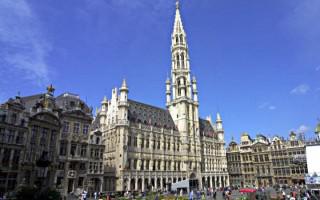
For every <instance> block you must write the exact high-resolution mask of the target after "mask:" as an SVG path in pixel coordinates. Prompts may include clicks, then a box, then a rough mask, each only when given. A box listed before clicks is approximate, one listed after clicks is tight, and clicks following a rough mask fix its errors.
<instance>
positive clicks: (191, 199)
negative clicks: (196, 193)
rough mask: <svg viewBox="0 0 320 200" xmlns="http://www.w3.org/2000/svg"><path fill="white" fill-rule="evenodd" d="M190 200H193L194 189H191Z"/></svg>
mask: <svg viewBox="0 0 320 200" xmlns="http://www.w3.org/2000/svg"><path fill="white" fill-rule="evenodd" d="M189 200H193V190H191V191H190V194H189Z"/></svg>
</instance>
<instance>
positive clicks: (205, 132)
mask: <svg viewBox="0 0 320 200" xmlns="http://www.w3.org/2000/svg"><path fill="white" fill-rule="evenodd" d="M199 124H200V135H201V136H206V137H214V135H215V133H214V129H213V127H212V125H211V123H210V122H209V121H208V120H205V119H201V118H200V119H199Z"/></svg>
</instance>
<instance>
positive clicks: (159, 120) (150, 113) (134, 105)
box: [128, 99, 175, 129]
mask: <svg viewBox="0 0 320 200" xmlns="http://www.w3.org/2000/svg"><path fill="white" fill-rule="evenodd" d="M128 103H129V109H128V117H129V120H130V121H132V122H138V121H139V122H141V123H146V124H150V125H151V124H152V125H153V126H158V127H164V126H165V127H167V128H173V129H175V124H174V121H173V119H172V117H171V115H170V113H169V111H168V110H166V109H163V108H158V107H155V106H151V105H147V104H144V103H140V102H137V101H134V100H130V99H129V100H128Z"/></svg>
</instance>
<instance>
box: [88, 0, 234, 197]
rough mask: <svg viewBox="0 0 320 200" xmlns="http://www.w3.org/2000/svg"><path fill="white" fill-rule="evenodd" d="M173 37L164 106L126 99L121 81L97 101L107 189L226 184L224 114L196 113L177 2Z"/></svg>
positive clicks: (193, 81)
mask: <svg viewBox="0 0 320 200" xmlns="http://www.w3.org/2000/svg"><path fill="white" fill-rule="evenodd" d="M171 40H172V41H171V42H172V44H171V60H172V67H171V78H168V79H167V80H166V83H165V84H166V91H165V93H166V108H165V109H163V108H158V107H155V106H152V105H148V104H146V103H142V102H138V101H135V100H132V99H130V95H129V88H128V85H127V83H126V81H125V80H123V83H122V86H121V87H120V88H119V89H118V88H114V89H113V90H112V95H111V99H107V98H106V97H104V99H103V101H102V102H101V108H100V109H99V111H98V113H97V116H96V118H95V120H94V122H93V127H92V128H93V130H94V131H96V132H100V133H101V134H102V136H103V142H104V144H105V152H104V170H105V173H104V178H103V182H104V187H105V188H104V189H105V190H106V191H110V190H116V191H127V190H129V191H134V190H136V191H145V190H150V189H152V190H160V189H161V190H166V189H170V186H171V185H172V184H173V183H176V182H179V181H182V180H194V183H195V185H194V187H198V188H203V187H223V186H227V185H229V179H228V172H227V160H226V152H225V148H224V145H225V141H224V129H223V125H222V119H221V117H220V115H219V113H217V115H216V116H217V117H216V120H215V121H212V120H211V118H210V117H208V118H207V119H202V118H200V117H199V105H200V102H199V101H198V91H197V81H196V78H195V77H194V76H193V77H192V78H191V66H190V63H189V53H188V45H187V38H186V32H185V30H184V28H183V24H182V20H181V15H180V8H179V3H178V2H177V4H176V13H175V20H174V27H173V32H172V35H171Z"/></svg>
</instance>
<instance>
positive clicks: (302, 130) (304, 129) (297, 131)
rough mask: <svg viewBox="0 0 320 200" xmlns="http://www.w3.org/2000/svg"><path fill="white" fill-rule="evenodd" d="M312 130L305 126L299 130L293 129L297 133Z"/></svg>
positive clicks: (301, 126)
mask: <svg viewBox="0 0 320 200" xmlns="http://www.w3.org/2000/svg"><path fill="white" fill-rule="evenodd" d="M309 129H310V128H309V127H308V126H306V125H304V124H302V125H300V126H299V127H298V128H297V129H292V130H293V131H294V132H296V133H306V132H307V131H308V130H309Z"/></svg>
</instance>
